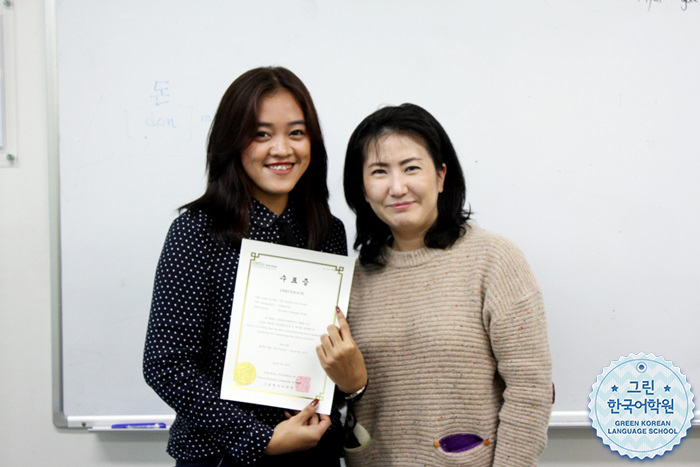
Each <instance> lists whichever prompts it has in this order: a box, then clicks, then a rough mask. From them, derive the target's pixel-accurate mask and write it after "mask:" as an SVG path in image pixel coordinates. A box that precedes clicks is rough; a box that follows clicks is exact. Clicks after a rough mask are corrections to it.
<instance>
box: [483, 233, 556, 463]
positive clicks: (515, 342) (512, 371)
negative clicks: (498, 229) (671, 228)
mask: <svg viewBox="0 0 700 467" xmlns="http://www.w3.org/2000/svg"><path fill="white" fill-rule="evenodd" d="M492 260H493V262H492V268H491V271H490V272H491V273H490V274H489V276H488V279H487V283H486V284H485V285H486V293H485V302H484V305H485V313H486V315H488V319H487V321H489V322H490V323H489V334H490V339H491V347H492V349H493V353H494V357H495V358H496V361H497V365H498V373H499V374H500V376H501V378H502V379H503V381H504V383H505V389H504V392H503V405H502V406H501V410H500V412H499V425H498V432H497V436H496V449H495V457H494V464H493V465H494V466H509V467H510V466H533V465H537V461H538V459H539V457H540V455H541V454H542V452H543V451H544V448H545V446H546V444H547V426H548V423H549V416H550V412H551V402H552V386H551V373H552V369H551V366H552V364H551V356H550V352H549V344H548V341H547V323H546V320H545V314H544V306H543V303H542V296H541V293H540V291H539V288H538V286H537V283H536V281H535V279H534V277H533V275H532V272H531V271H530V268H529V266H528V265H527V262H526V261H525V259H524V257H523V255H522V254H521V253H520V251H519V250H518V249H517V248H516V247H515V246H514V245H512V244H510V243H509V242H507V241H505V240H499V246H498V248H495V249H494V253H493V258H492Z"/></svg>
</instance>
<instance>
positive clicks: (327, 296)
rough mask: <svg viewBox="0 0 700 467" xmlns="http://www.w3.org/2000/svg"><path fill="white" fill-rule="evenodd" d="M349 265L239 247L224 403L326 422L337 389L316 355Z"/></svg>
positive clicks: (344, 290) (254, 245) (265, 246)
mask: <svg viewBox="0 0 700 467" xmlns="http://www.w3.org/2000/svg"><path fill="white" fill-rule="evenodd" d="M353 268H354V260H353V259H351V258H348V257H345V256H339V255H332V254H328V253H321V252H317V251H312V250H305V249H300V248H292V247H288V246H283V245H275V244H271V243H265V242H256V241H252V240H243V243H242V245H241V253H240V260H239V265H238V276H237V277H236V287H235V290H236V293H235V296H234V300H233V307H232V311H231V325H230V328H229V339H228V347H227V350H226V362H225V365H224V373H223V378H222V382H221V397H222V398H223V399H230V400H236V401H240V402H248V403H252V404H261V405H269V406H275V407H282V408H287V409H294V410H301V409H303V408H304V407H306V406H307V405H308V404H309V403H310V402H311V401H313V400H314V399H318V400H319V404H318V410H317V411H318V413H322V414H329V413H330V409H331V405H332V402H333V392H334V389H335V384H334V383H333V381H332V380H331V379H330V378H329V377H328V376H327V375H326V372H325V371H324V370H323V368H322V366H321V364H320V362H319V357H318V355H317V353H316V347H317V346H318V345H319V342H320V336H321V335H323V334H325V333H326V332H327V328H328V326H329V325H332V324H334V323H335V322H336V307H340V308H343V309H347V303H348V299H349V294H350V285H351V281H352V272H353Z"/></svg>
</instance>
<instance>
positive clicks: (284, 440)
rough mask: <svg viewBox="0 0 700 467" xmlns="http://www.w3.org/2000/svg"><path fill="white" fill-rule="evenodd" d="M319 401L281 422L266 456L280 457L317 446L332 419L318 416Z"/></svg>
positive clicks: (267, 448)
mask: <svg viewBox="0 0 700 467" xmlns="http://www.w3.org/2000/svg"><path fill="white" fill-rule="evenodd" d="M317 407H318V400H317V399H316V400H314V401H313V402H312V403H310V404H309V405H307V406H306V407H304V410H302V411H301V412H299V413H298V414H296V415H294V416H292V417H290V418H288V419H287V420H285V421H283V422H280V423H279V424H278V425H277V426H276V427H275V431H274V432H273V433H272V438H270V442H269V443H267V447H266V448H265V454H267V455H269V456H278V455H280V454H287V453H290V452H295V451H304V450H306V449H311V448H312V447H314V446H316V445H317V444H318V442H319V441H320V439H321V437H322V436H323V434H324V433H325V432H326V430H327V429H328V427H330V426H331V419H330V417H329V416H328V415H318V414H317V413H316V408H317Z"/></svg>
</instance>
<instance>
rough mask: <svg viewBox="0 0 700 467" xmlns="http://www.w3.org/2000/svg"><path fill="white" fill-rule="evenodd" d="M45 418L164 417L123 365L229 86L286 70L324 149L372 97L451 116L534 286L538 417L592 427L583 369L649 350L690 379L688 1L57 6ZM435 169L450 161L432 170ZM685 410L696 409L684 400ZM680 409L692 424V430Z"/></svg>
mask: <svg viewBox="0 0 700 467" xmlns="http://www.w3.org/2000/svg"><path fill="white" fill-rule="evenodd" d="M47 10H48V11H49V15H48V18H47V27H48V32H49V38H50V43H51V44H52V45H53V47H54V49H55V50H54V51H53V54H52V55H51V59H50V63H49V73H50V78H51V82H52V91H51V98H52V105H53V107H52V108H53V109H54V111H52V114H51V115H50V117H49V118H50V124H51V125H50V126H51V128H52V139H51V141H53V143H52V147H51V151H52V155H51V160H52V164H53V165H52V167H53V169H52V171H51V172H52V173H51V182H52V187H53V188H52V192H53V197H54V198H53V206H54V208H53V211H52V213H53V214H52V216H53V217H52V219H53V222H54V236H53V237H52V241H53V245H54V248H53V255H54V262H53V263H54V275H53V277H54V279H53V280H54V288H55V294H54V323H55V354H56V355H55V358H56V360H55V365H54V367H55V374H56V387H55V399H54V410H55V420H56V424H57V425H59V426H76V427H77V426H88V427H89V426H96V425H99V424H105V423H118V422H120V421H130V420H143V419H146V420H147V421H156V420H161V419H162V420H166V421H168V420H172V412H171V411H170V409H169V408H167V407H166V406H165V405H164V404H163V403H162V402H161V401H160V400H159V399H158V397H157V396H156V395H155V394H154V393H153V392H152V391H151V390H150V388H148V387H147V386H146V384H145V383H144V382H143V377H142V375H141V358H142V350H143V342H144V338H145V331H146V324H147V320H148V313H149V306H150V299H151V288H152V283H153V275H154V272H155V267H156V263H157V260H158V256H159V253H160V249H161V247H162V244H163V241H164V238H165V234H166V232H167V229H168V227H169V224H170V222H171V220H172V219H173V218H174V217H175V216H176V208H177V207H178V206H180V205H182V204H185V203H187V202H188V201H191V200H192V199H194V198H196V197H198V196H199V195H200V194H201V193H202V192H203V189H204V185H205V144H206V136H207V130H208V128H209V125H210V122H211V118H212V115H213V113H214V111H215V109H216V106H217V104H218V101H219V99H220V97H221V95H222V94H223V92H224V91H225V89H226V88H227V87H228V85H229V84H230V82H231V81H232V80H233V79H234V78H235V77H237V76H238V75H240V74H241V73H242V72H244V71H245V70H248V69H250V68H253V67H256V66H262V65H283V66H286V67H288V68H290V69H291V70H293V71H294V72H295V73H296V74H298V75H299V76H300V78H301V79H302V80H303V81H304V82H305V83H306V85H307V86H308V88H309V90H310V91H311V94H312V96H313V97H314V100H315V103H316V105H317V108H318V112H319V115H320V117H321V124H322V128H323V131H324V135H325V138H326V142H327V147H328V153H329V157H330V161H329V163H330V167H329V180H328V181H329V186H330V188H331V208H332V211H333V212H334V213H335V214H336V215H337V216H338V217H340V218H341V219H342V220H343V221H344V222H345V225H346V227H347V230H348V233H349V235H350V241H351V242H352V239H353V238H354V219H353V216H352V214H351V212H350V211H349V210H348V208H347V207H346V206H345V202H344V199H343V194H342V166H343V157H344V151H345V145H346V143H347V139H348V137H349V135H350V133H351V132H352V130H353V129H354V128H355V126H356V125H357V124H358V123H359V122H360V120H361V119H362V118H364V117H365V116H366V115H368V114H369V113H370V112H372V111H374V110H376V109H377V108H378V107H379V106H380V105H383V104H400V103H403V102H413V103H416V104H419V105H421V106H423V107H425V108H426V109H428V110H429V111H430V112H431V113H433V115H435V117H436V118H437V119H438V120H439V121H440V122H441V123H442V124H443V125H444V126H445V128H446V130H447V132H448V133H449V134H450V136H451V138H452V140H453V142H454V144H455V147H456V149H457V151H458V153H459V155H460V158H461V162H462V163H463V168H464V171H465V173H466V179H467V187H468V195H467V199H468V202H469V203H470V205H471V207H472V209H473V210H474V212H475V220H476V222H477V223H478V224H479V225H480V226H481V227H483V228H485V229H488V230H491V231H494V232H496V233H499V234H501V235H504V236H506V237H508V238H510V239H511V240H513V241H514V242H515V243H516V244H517V245H519V246H520V247H521V249H522V250H523V251H524V252H525V254H526V256H527V258H528V260H529V262H530V264H531V266H532V268H533V270H534V272H535V275H536V276H537V278H538V280H539V283H540V285H541V288H542V290H543V293H544V297H545V305H546V309H547V314H548V325H549V335H550V342H551V347H552V355H553V364H554V381H555V383H556V386H557V402H556V404H555V406H554V414H553V417H552V425H554V426H566V425H579V426H583V425H588V424H589V423H590V421H589V419H588V416H587V413H588V412H587V410H588V409H587V405H588V402H589V399H588V397H589V393H590V391H591V385H592V384H593V383H594V382H595V381H596V376H597V375H598V374H600V373H601V371H602V369H603V368H604V367H605V366H607V365H609V363H610V362H611V361H612V360H617V359H618V358H619V357H620V356H622V355H628V354H630V353H638V352H645V353H655V354H656V355H662V356H663V357H664V358H666V359H667V360H671V361H673V363H674V364H675V365H676V366H678V367H680V368H681V370H682V371H683V373H684V374H685V375H687V377H688V381H689V382H690V383H691V384H693V383H700V346H699V345H698V344H697V341H696V340H695V337H696V336H697V334H698V329H699V328H700V313H699V312H700V293H698V287H699V286H700V269H699V268H698V264H700V242H698V241H697V239H696V237H697V232H698V228H699V227H700V220H699V219H698V215H697V213H698V212H700V183H698V182H699V180H698V178H699V177H698V174H700V131H698V128H697V127H698V109H700V86H698V83H700V56H698V54H697V52H696V51H695V47H696V45H697V44H698V43H700V4H694V3H690V4H686V3H685V2H683V1H681V0H678V1H672V0H668V1H666V2H663V3H660V2H647V1H645V0H618V1H615V2H610V1H609V0H586V1H563V0H561V1H557V0H547V1H545V0H542V1H534V0H529V1H527V0H526V1H523V0H503V1H499V2H493V1H460V2H457V1H436V2H425V1H419V0H408V1H407V0H384V1H377V0H356V1H352V2H350V1H340V0H328V1H322V2H317V1H312V0H291V1H290V0H286V1H283V0H270V1H266V2H250V1H246V2H243V1H223V0H199V1H197V2H191V1H187V2H185V1H182V0H148V1H143V0H139V1H136V0H122V1H119V2H117V1H107V0H102V1H95V0H54V1H49V2H48V3H47ZM448 173H449V171H448ZM696 405H700V404H696ZM697 421H698V417H696V422H697Z"/></svg>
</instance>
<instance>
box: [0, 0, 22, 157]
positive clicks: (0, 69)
mask: <svg viewBox="0 0 700 467" xmlns="http://www.w3.org/2000/svg"><path fill="white" fill-rule="evenodd" d="M15 49H16V41H15V15H14V8H13V4H12V3H11V2H10V3H9V4H8V3H5V2H3V3H2V4H1V5H0V105H1V106H2V109H0V112H1V113H2V114H1V115H0V134H1V138H0V168H17V167H18V166H19V160H18V158H17V104H16V100H17V98H16V96H17V85H16V73H17V68H16V65H15Z"/></svg>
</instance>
